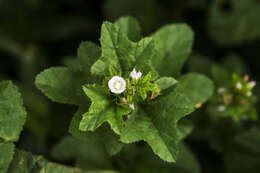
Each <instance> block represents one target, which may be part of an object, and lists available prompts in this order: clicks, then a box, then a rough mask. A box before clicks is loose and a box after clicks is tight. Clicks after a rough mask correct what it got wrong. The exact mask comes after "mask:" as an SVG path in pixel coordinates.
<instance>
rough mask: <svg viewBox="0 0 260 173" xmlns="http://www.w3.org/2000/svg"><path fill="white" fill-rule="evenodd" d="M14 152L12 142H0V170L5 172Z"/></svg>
mask: <svg viewBox="0 0 260 173" xmlns="http://www.w3.org/2000/svg"><path fill="white" fill-rule="evenodd" d="M13 154H14V144H12V143H10V142H8V143H0V172H3V173H4V172H6V170H7V168H8V166H9V164H10V162H11V160H12V158H13Z"/></svg>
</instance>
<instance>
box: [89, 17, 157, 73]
mask: <svg viewBox="0 0 260 173" xmlns="http://www.w3.org/2000/svg"><path fill="white" fill-rule="evenodd" d="M124 32H125V31H124V29H122V30H121V28H119V27H118V26H117V25H116V24H112V23H109V22H104V23H103V25H102V29H101V38H100V42H101V49H102V56H101V58H99V59H98V60H97V61H96V62H95V63H94V64H93V65H92V67H91V72H92V73H93V74H97V75H105V74H108V72H109V67H110V66H113V67H114V68H116V69H118V70H121V71H122V72H123V75H126V74H128V72H130V71H132V69H133V68H134V67H136V68H137V70H141V71H142V72H143V73H148V72H152V73H153V77H154V78H155V77H156V76H157V73H156V72H155V70H154V68H153V67H152V63H151V59H152V57H153V56H155V53H156V51H155V48H154V41H153V39H152V38H150V37H147V38H144V39H142V40H140V41H139V42H132V41H130V40H129V39H128V38H127V35H126V34H125V33H124Z"/></svg>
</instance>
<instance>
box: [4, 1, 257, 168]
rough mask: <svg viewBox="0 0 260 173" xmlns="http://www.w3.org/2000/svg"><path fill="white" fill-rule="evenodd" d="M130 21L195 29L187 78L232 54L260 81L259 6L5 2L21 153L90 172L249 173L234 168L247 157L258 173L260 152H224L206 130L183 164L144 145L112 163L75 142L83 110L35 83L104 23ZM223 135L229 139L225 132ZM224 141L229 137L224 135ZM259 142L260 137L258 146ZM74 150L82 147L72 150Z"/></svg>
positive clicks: (149, 27) (95, 37)
mask: <svg viewBox="0 0 260 173" xmlns="http://www.w3.org/2000/svg"><path fill="white" fill-rule="evenodd" d="M126 15H131V16H133V17H136V18H137V19H138V21H139V23H140V24H141V26H142V28H143V36H148V35H149V34H151V33H153V32H154V31H155V30H157V29H158V28H160V27H162V26H163V25H166V24H169V23H187V24H188V25H190V26H191V27H192V29H193V31H194V33H195V41H194V46H193V54H192V55H191V57H190V58H189V62H188V63H187V64H188V65H187V66H186V68H185V69H184V72H185V71H189V70H191V69H192V67H194V66H196V65H197V66H198V68H200V66H201V64H200V62H202V61H200V60H199V59H195V58H194V60H193V57H195V56H199V57H201V56H203V57H205V58H206V59H207V60H208V61H213V62H215V63H221V62H223V61H225V60H226V59H227V55H230V54H232V55H234V56H236V57H240V60H241V64H242V66H246V68H247V72H248V74H249V75H250V77H251V78H253V79H254V80H257V81H260V75H259V70H260V64H258V62H259V59H258V58H259V50H260V22H259V21H260V20H259V18H260V1H259V0H182V1H181V0H100V1H98V0H52V1H47V0H0V79H1V80H4V79H8V80H13V81H14V82H15V83H16V84H17V85H18V86H19V88H20V91H21V92H22V95H23V98H24V102H25V106H26V109H27V112H28V118H27V122H26V126H25V129H24V131H23V132H22V135H21V137H20V140H19V142H18V143H17V144H16V145H17V147H18V148H19V149H24V150H26V151H30V152H33V153H34V154H41V155H43V156H45V157H46V158H48V159H49V160H51V161H55V162H60V163H63V164H67V165H72V166H75V165H76V166H79V167H81V168H85V169H97V168H98V169H101V168H107V169H108V168H109V169H116V170H119V171H123V172H149V173H151V172H158V171H159V170H160V172H161V173H162V172H165V173H166V172H177V173H179V172H180V173H181V172H182V173H189V172H190V173H196V172H203V173H208V172H212V173H214V172H216V173H217V172H218V173H219V172H230V173H232V172H239V171H240V172H241V170H236V169H237V166H234V165H236V164H237V163H242V162H243V163H245V162H244V160H243V159H241V160H238V158H246V159H245V160H247V161H248V162H250V164H253V166H252V165H250V166H249V167H250V168H245V169H244V170H250V169H251V170H250V171H249V172H250V173H251V172H254V171H255V170H257V171H258V170H259V169H258V168H259V167H257V166H256V165H258V164H259V163H260V158H259V157H260V155H259V153H260V152H259V149H258V150H257V151H255V152H253V156H251V155H250V154H249V153H250V152H244V153H239V152H236V151H234V152H231V150H229V152H228V153H224V152H219V151H218V150H215V149H214V147H211V144H210V142H212V141H211V140H210V139H208V138H207V137H206V138H203V137H201V136H202V134H201V132H199V131H198V130H197V131H196V130H195V132H194V133H192V134H191V135H190V136H189V137H188V138H187V139H186V140H185V144H182V147H181V148H182V150H183V152H181V156H180V159H179V161H178V162H177V164H167V163H164V162H163V161H160V160H159V159H158V158H157V157H156V156H154V155H153V153H152V151H151V150H150V149H149V148H148V147H147V146H146V145H144V144H143V143H139V144H138V145H130V146H127V147H125V148H124V150H123V151H122V152H120V154H118V155H116V156H113V157H111V158H109V157H108V155H107V153H105V152H104V148H103V146H102V145H100V146H99V145H97V143H98V142H96V143H95V142H93V141H87V142H86V141H85V142H86V143H84V142H83V143H82V142H79V141H76V140H75V139H73V138H71V137H70V136H68V127H69V123H70V121H71V118H72V115H73V114H74V112H75V111H76V107H73V106H68V105H63V104H57V103H53V102H51V101H50V100H48V99H47V98H46V97H44V96H43V94H41V93H40V92H39V91H38V90H37V89H36V88H35V86H34V84H33V82H34V79H35V76H36V74H38V73H39V72H40V71H42V70H43V69H45V68H48V67H51V66H60V65H64V64H66V63H67V62H68V61H70V60H71V58H75V57H76V53H77V48H78V46H79V44H80V42H82V41H86V40H88V41H92V42H95V43H97V44H99V37H100V35H99V34H100V27H101V24H102V22H103V21H105V20H108V21H115V20H116V19H118V18H119V17H121V16H126ZM195 60H196V61H195ZM229 65H230V66H238V65H237V60H233V61H230V62H229ZM239 68H240V67H239ZM241 68H242V67H241ZM195 71H196V70H195ZM257 91H258V90H257ZM257 93H259V92H257ZM197 114H199V115H197ZM205 114H206V113H205V111H203V110H202V111H199V112H195V113H194V115H191V116H192V117H193V118H192V119H196V118H197V120H195V121H194V124H195V125H200V123H201V122H202V123H203V122H204V121H205V122H206V121H207V119H205V117H203V116H204V115H205ZM197 122H198V123H197ZM256 124H257V125H256V126H259V125H258V124H259V123H256ZM222 125H223V124H222ZM223 126H225V125H223ZM198 128H200V127H198ZM210 128H215V127H213V126H211V127H210ZM200 130H203V129H200ZM206 130H208V129H206ZM215 133H217V134H218V135H221V132H219V131H217V132H216V131H215ZM252 133H256V132H254V131H253V132H252ZM256 134H257V133H256ZM258 135H259V134H258ZM220 140H224V139H223V138H222V137H220ZM57 144H58V145H57ZM257 144H260V138H259V141H258V142H256V144H254V145H257ZM70 147H74V148H77V149H75V151H74V150H73V152H72V151H69V152H64V151H66V148H70ZM236 149H237V148H233V150H236ZM182 150H181V151H182ZM239 151H240V148H239ZM70 152H71V153H70ZM230 153H232V154H230ZM234 153H235V154H234ZM252 158H256V159H252ZM250 159H251V160H250ZM227 160H228V161H227ZM230 160H231V161H230ZM234 160H235V161H237V162H235V161H234ZM229 161H230V162H229ZM232 166H233V167H235V168H233V167H232ZM245 167H246V166H245ZM242 172H243V170H242Z"/></svg>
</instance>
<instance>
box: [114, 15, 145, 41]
mask: <svg viewBox="0 0 260 173" xmlns="http://www.w3.org/2000/svg"><path fill="white" fill-rule="evenodd" d="M115 25H116V26H118V27H119V28H120V30H121V31H122V32H124V33H125V34H126V35H127V37H128V39H129V40H131V41H139V40H140V39H141V38H142V32H141V27H140V25H139V23H138V21H137V20H136V19H135V18H133V17H131V16H125V17H121V18H119V19H118V20H117V21H116V22H115Z"/></svg>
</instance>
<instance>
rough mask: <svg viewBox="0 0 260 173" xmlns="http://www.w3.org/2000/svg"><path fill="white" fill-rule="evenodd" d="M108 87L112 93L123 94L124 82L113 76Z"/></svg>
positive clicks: (120, 78) (122, 79)
mask: <svg viewBox="0 0 260 173" xmlns="http://www.w3.org/2000/svg"><path fill="white" fill-rule="evenodd" d="M108 87H109V89H110V91H111V92H112V93H115V94H120V93H122V92H124V90H125V88H126V82H125V80H124V78H122V77H119V76H114V77H112V78H111V79H110V80H109V81H108Z"/></svg>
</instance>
